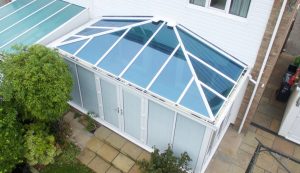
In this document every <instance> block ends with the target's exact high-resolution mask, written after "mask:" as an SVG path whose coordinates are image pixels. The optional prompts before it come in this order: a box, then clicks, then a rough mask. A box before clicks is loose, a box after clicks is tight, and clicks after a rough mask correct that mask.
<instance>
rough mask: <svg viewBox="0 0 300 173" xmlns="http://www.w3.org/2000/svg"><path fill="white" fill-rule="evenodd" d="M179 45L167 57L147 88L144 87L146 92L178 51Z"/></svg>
mask: <svg viewBox="0 0 300 173" xmlns="http://www.w3.org/2000/svg"><path fill="white" fill-rule="evenodd" d="M179 47H180V45H179V44H178V45H177V46H176V48H175V49H174V50H173V52H172V53H171V55H170V56H169V57H168V59H167V60H166V61H165V62H164V64H163V65H162V66H161V68H160V69H159V70H158V72H157V73H156V74H155V76H154V77H153V79H152V80H151V81H150V83H149V84H148V86H147V87H146V90H148V89H149V88H150V87H151V86H152V84H153V83H154V82H155V80H156V79H157V77H158V76H159V75H160V73H161V72H162V71H163V70H164V68H165V67H166V66H167V64H168V63H169V61H170V60H171V59H172V57H173V56H174V55H175V53H176V52H177V50H178V49H179Z"/></svg>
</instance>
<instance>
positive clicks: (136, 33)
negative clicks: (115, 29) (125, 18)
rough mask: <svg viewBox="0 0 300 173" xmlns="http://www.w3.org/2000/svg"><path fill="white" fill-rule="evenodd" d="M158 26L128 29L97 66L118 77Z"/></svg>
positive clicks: (152, 24) (147, 25) (150, 24)
mask: <svg viewBox="0 0 300 173" xmlns="http://www.w3.org/2000/svg"><path fill="white" fill-rule="evenodd" d="M159 26H160V24H158V23H157V24H154V23H149V24H145V25H142V26H138V27H134V28H132V29H130V31H129V32H128V33H127V34H126V35H125V37H124V38H122V39H121V40H120V42H119V43H118V44H117V45H116V46H115V47H114V48H113V50H112V51H111V52H110V53H109V54H108V55H107V56H106V57H105V58H104V59H103V60H102V61H101V62H100V63H99V65H98V66H99V67H101V68H103V69H105V70H107V71H109V72H111V73H113V74H115V75H119V74H120V73H121V72H122V70H123V69H124V68H125V67H126V66H127V64H128V63H129V62H130V60H131V59H132V58H133V57H134V56H135V55H136V54H137V53H138V51H139V50H140V49H141V48H142V47H143V46H144V44H145V43H146V42H147V41H148V40H149V38H150V37H151V36H152V35H153V33H154V32H155V31H156V30H157V28H158V27H159Z"/></svg>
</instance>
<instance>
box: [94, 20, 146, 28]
mask: <svg viewBox="0 0 300 173" xmlns="http://www.w3.org/2000/svg"><path fill="white" fill-rule="evenodd" d="M142 21H143V20H112V19H103V20H99V21H98V22H96V23H94V24H93V25H92V26H103V27H122V26H126V25H131V24H134V23H138V22H142Z"/></svg>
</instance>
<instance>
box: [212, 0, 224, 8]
mask: <svg viewBox="0 0 300 173" xmlns="http://www.w3.org/2000/svg"><path fill="white" fill-rule="evenodd" d="M226 1H227V0H211V1H210V6H211V7H214V8H218V9H220V10H224V9H225V6H226Z"/></svg>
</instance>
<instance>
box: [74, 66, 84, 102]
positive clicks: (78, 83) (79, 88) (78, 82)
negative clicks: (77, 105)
mask: <svg viewBox="0 0 300 173" xmlns="http://www.w3.org/2000/svg"><path fill="white" fill-rule="evenodd" d="M74 65H75V71H76V78H77V85H78V90H79V96H80V102H81V106H82V107H83V100H82V95H81V87H80V81H79V76H78V70H77V64H76V63H74Z"/></svg>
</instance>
